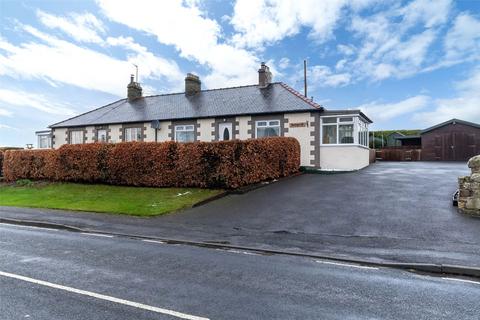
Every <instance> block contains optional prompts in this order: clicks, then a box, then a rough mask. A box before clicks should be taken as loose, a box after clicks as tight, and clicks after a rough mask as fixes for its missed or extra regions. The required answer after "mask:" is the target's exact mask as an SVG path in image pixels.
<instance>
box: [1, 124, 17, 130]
mask: <svg viewBox="0 0 480 320" xmlns="http://www.w3.org/2000/svg"><path fill="white" fill-rule="evenodd" d="M1 129H9V130H17V129H16V128H14V127H11V126H9V125H6V124H1V123H0V130H1Z"/></svg>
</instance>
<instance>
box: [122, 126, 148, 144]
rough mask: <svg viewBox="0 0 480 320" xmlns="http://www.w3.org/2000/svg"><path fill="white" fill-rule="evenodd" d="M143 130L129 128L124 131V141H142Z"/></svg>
mask: <svg viewBox="0 0 480 320" xmlns="http://www.w3.org/2000/svg"><path fill="white" fill-rule="evenodd" d="M142 134H143V133H142V128H141V127H128V128H124V129H123V141H125V142H133V141H142Z"/></svg>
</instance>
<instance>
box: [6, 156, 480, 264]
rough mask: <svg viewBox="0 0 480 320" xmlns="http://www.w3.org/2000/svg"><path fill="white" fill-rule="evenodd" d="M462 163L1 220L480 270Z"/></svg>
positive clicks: (384, 165) (397, 166)
mask: <svg viewBox="0 0 480 320" xmlns="http://www.w3.org/2000/svg"><path fill="white" fill-rule="evenodd" d="M468 172H469V171H468V168H467V166H466V164H465V163H460V162H380V163H376V164H374V165H371V166H369V167H368V168H366V169H363V170H360V171H358V172H352V173H345V174H331V175H325V174H322V175H320V174H305V175H301V176H298V177H293V178H288V179H285V180H282V181H279V182H278V183H274V184H272V185H270V186H267V187H264V188H260V189H257V190H254V191H251V192H248V193H246V194H242V195H230V196H227V197H224V198H222V199H219V200H216V201H213V202H210V203H208V204H206V205H203V206H200V207H197V208H192V209H188V210H184V211H182V212H177V213H173V214H168V215H165V216H159V217H155V218H150V219H142V218H136V217H127V216H119V215H107V214H91V213H79V212H68V211H49V210H37V209H26V208H7V207H0V217H4V218H12V219H25V220H37V221H46V222H53V223H61V224H67V225H71V226H78V227H81V228H86V229H90V230H105V231H110V232H118V233H127V234H141V235H145V236H156V237H163V238H172V239H184V240H194V241H205V242H224V243H230V244H233V245H239V246H251V247H257V248H263V249H276V250H288V251H296V252H306V253H315V254H320V255H328V256H337V257H343V258H352V259H365V260H370V261H389V262H391V261H393V262H408V263H411V262H417V263H437V264H453V265H464V266H470V267H479V266H480V232H479V230H480V219H478V218H473V217H469V216H466V215H462V214H460V213H458V212H457V210H456V208H454V207H453V206H452V200H451V198H452V195H453V193H454V191H455V190H456V189H457V188H458V185H457V184H458V182H457V179H458V177H459V176H461V175H466V174H468Z"/></svg>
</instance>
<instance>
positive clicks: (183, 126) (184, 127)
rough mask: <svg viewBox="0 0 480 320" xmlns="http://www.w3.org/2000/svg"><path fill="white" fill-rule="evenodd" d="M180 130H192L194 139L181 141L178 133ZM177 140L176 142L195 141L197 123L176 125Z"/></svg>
mask: <svg viewBox="0 0 480 320" xmlns="http://www.w3.org/2000/svg"><path fill="white" fill-rule="evenodd" d="M180 132H192V133H193V139H192V140H191V141H190V140H189V141H179V140H178V134H179V133H180ZM175 141H176V142H195V125H193V124H179V125H176V126H175Z"/></svg>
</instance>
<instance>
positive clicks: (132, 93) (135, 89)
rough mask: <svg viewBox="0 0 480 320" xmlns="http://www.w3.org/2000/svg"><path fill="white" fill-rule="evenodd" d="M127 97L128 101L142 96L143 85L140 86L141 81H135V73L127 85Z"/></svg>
mask: <svg viewBox="0 0 480 320" xmlns="http://www.w3.org/2000/svg"><path fill="white" fill-rule="evenodd" d="M127 97H128V101H133V100H135V99H138V98H141V97H142V86H140V83H138V82H135V80H134V76H133V74H132V75H131V76H130V83H129V84H128V86H127Z"/></svg>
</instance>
